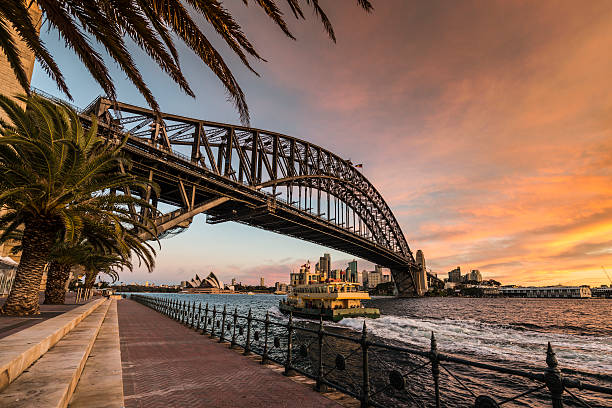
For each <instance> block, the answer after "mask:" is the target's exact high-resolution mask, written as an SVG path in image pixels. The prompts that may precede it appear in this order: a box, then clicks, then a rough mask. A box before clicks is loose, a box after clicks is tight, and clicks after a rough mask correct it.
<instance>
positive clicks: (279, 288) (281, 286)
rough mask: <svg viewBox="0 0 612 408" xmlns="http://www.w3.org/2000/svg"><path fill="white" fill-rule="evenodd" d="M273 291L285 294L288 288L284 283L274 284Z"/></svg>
mask: <svg viewBox="0 0 612 408" xmlns="http://www.w3.org/2000/svg"><path fill="white" fill-rule="evenodd" d="M274 289H275V291H276V292H281V293H287V291H288V290H289V286H288V285H287V284H286V283H282V282H276V283H275V284H274Z"/></svg>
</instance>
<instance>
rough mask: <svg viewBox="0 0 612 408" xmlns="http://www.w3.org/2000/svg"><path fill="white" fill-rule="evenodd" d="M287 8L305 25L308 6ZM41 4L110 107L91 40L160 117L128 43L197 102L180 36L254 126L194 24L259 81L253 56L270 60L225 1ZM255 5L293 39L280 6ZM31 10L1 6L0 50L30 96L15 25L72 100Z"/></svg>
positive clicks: (270, 1)
mask: <svg viewBox="0 0 612 408" xmlns="http://www.w3.org/2000/svg"><path fill="white" fill-rule="evenodd" d="M285 2H286V3H287V6H288V8H289V10H290V12H291V14H293V16H294V17H295V18H296V19H304V18H305V17H304V9H303V3H304V0H285ZM36 3H38V5H39V6H40V8H41V9H42V12H43V14H44V17H45V21H46V22H47V23H48V24H49V26H50V27H53V28H54V29H56V30H57V31H58V33H59V35H60V36H61V38H63V39H64V41H65V42H66V46H67V47H68V48H70V49H72V50H73V51H74V52H75V53H76V54H77V56H78V57H79V59H80V60H81V61H82V63H83V65H85V67H86V68H87V69H88V70H89V72H90V74H91V75H92V77H93V78H94V79H95V80H96V82H98V84H99V85H100V86H101V87H102V89H103V90H104V92H106V94H107V96H108V97H110V98H111V99H113V98H115V95H116V92H115V86H114V85H113V81H112V79H111V77H110V74H109V72H108V69H107V67H106V65H105V63H104V60H103V59H102V56H101V55H100V53H99V52H97V51H96V50H95V49H94V48H93V47H92V46H91V45H90V41H89V38H88V34H89V35H91V36H92V37H93V38H94V39H95V40H96V41H97V42H98V43H100V44H101V45H102V46H103V47H104V48H105V50H106V52H107V53H108V54H109V55H110V57H111V58H112V59H113V60H114V61H115V62H116V63H117V64H118V65H119V66H120V67H121V69H122V70H123V72H124V73H125V74H126V75H127V77H128V78H129V80H130V81H131V82H132V83H133V84H134V85H135V86H136V87H137V88H138V90H139V91H140V93H141V94H142V95H143V96H144V98H145V99H146V101H147V103H148V104H149V105H150V106H151V108H152V109H154V110H156V111H158V110H159V106H158V104H157V101H156V100H155V98H154V97H153V94H152V93H151V91H150V90H149V88H148V86H147V85H146V83H145V82H144V80H143V78H142V76H141V75H140V72H139V71H138V69H137V68H136V66H135V64H134V61H133V60H132V57H131V56H130V54H129V52H128V50H127V47H126V45H125V42H124V37H126V36H127V37H129V38H130V39H132V40H133V41H134V42H135V43H136V44H137V45H138V46H139V47H140V48H141V49H142V50H143V51H145V52H146V53H147V54H148V55H149V57H150V58H152V59H153V60H154V61H155V63H157V65H159V67H160V68H161V69H162V70H163V71H164V72H166V73H167V74H168V75H169V76H170V78H172V80H173V81H174V82H176V83H177V84H178V85H179V87H180V88H181V89H182V90H183V91H184V92H185V93H187V94H188V95H190V96H194V94H193V91H192V90H191V88H190V87H189V84H188V83H187V80H186V79H185V78H184V76H183V74H182V72H181V69H180V67H179V58H178V52H177V51H176V48H175V45H174V41H173V39H172V34H174V35H175V36H176V37H178V38H180V39H181V40H182V41H183V42H184V43H185V44H186V45H187V46H188V47H189V48H190V49H191V50H192V51H193V52H194V53H195V54H196V55H197V56H198V57H199V58H200V59H201V60H202V62H204V64H206V65H207V66H208V67H209V68H210V69H211V70H212V71H213V73H214V74H215V75H216V76H217V78H218V79H219V80H220V81H221V82H222V83H223V85H224V86H225V89H226V90H227V92H228V93H229V95H230V97H231V99H232V100H233V102H234V104H235V105H236V108H237V109H238V111H239V113H240V117H241V119H242V121H243V122H244V123H248V119H249V111H248V107H247V104H246V101H245V97H244V94H243V92H242V89H241V88H240V86H239V85H238V82H237V81H236V79H235V78H234V75H233V74H232V72H231V70H230V69H229V67H228V66H227V65H226V63H225V61H224V60H223V58H222V57H221V55H220V54H219V53H218V52H217V50H216V49H215V48H214V47H213V45H212V44H211V43H210V41H209V39H208V38H207V37H206V36H205V35H204V34H203V33H202V31H200V29H199V27H198V25H197V24H196V23H195V21H194V20H193V18H192V14H195V16H194V17H202V18H203V19H204V20H206V21H207V22H208V23H209V24H210V25H211V26H212V27H213V28H214V30H215V31H216V32H217V34H219V35H220V36H221V38H222V39H223V40H224V41H225V43H226V45H227V46H228V47H229V48H230V49H231V51H232V52H233V53H234V54H235V55H237V56H238V57H239V58H240V60H241V61H242V63H243V64H244V65H245V66H246V67H248V68H249V69H250V70H251V71H253V72H254V73H255V74H257V73H256V72H255V71H254V69H253V68H252V67H251V65H250V63H249V61H248V60H247V57H249V56H250V57H252V58H254V59H256V60H260V61H265V60H264V59H263V58H262V57H261V56H260V55H259V53H258V51H257V50H256V49H255V47H254V46H253V44H251V42H250V41H249V40H248V38H247V36H246V35H245V34H244V33H243V31H242V28H241V27H240V24H238V22H237V21H236V20H235V19H234V17H233V16H232V15H231V13H230V12H229V11H228V10H227V9H226V8H225V7H223V5H222V3H221V1H219V0H185V1H181V0H110V1H109V0H37V2H36ZM243 3H244V5H245V6H247V5H248V4H249V2H248V0H243ZM253 3H255V4H256V5H257V6H259V7H261V8H262V9H263V10H264V12H265V13H266V14H267V15H268V16H269V17H270V18H271V19H272V21H273V22H274V24H276V25H277V26H278V27H280V29H281V30H282V31H283V33H284V34H285V35H286V36H288V37H289V38H292V39H295V38H294V36H293V35H292V34H291V32H290V30H289V28H288V27H287V23H286V22H285V19H284V15H283V12H282V11H281V10H280V8H279V6H278V4H277V3H279V1H277V0H256V1H254V2H253ZM305 3H306V5H307V6H310V7H312V9H313V10H314V13H315V15H316V16H317V17H318V18H319V19H320V20H321V22H322V23H323V26H324V28H325V30H326V31H327V33H328V35H329V36H330V38H331V39H332V40H333V41H335V40H336V36H335V34H334V30H333V27H332V24H331V22H330V21H329V19H328V17H327V15H326V14H325V12H324V11H323V9H322V8H321V6H320V5H319V0H305ZM33 4H34V2H33V1H22V0H13V1H2V2H0V48H1V49H2V50H3V51H4V54H5V55H6V56H7V58H8V61H9V63H10V64H11V67H12V69H13V71H14V72H15V75H16V77H17V79H18V80H19V81H20V83H21V86H22V87H23V89H24V90H25V91H26V92H27V91H29V83H28V80H27V76H26V74H25V71H24V69H23V66H22V65H21V61H20V59H19V53H18V52H17V49H16V47H15V43H14V41H13V40H12V38H11V36H10V33H9V31H8V24H11V25H12V26H13V27H15V29H16V30H17V34H18V36H19V37H20V39H21V40H23V41H24V42H25V44H26V45H27V46H28V48H30V49H31V50H32V51H33V52H34V54H35V55H36V58H37V59H38V60H39V61H40V64H41V66H42V67H43V69H44V70H45V71H46V72H47V73H48V74H49V75H50V76H51V78H52V79H53V80H55V82H56V84H57V85H58V87H59V88H60V89H61V90H62V91H63V92H64V93H65V94H66V95H67V96H68V97H69V98H71V96H70V92H69V90H68V86H67V85H66V83H65V81H64V77H63V75H62V73H61V71H60V69H59V67H58V66H57V64H56V62H55V60H54V59H53V56H52V55H51V54H50V53H49V52H48V51H47V49H46V48H45V45H44V44H43V42H42V41H41V40H40V38H39V36H38V30H37V25H36V24H35V22H33V21H32V19H31V17H30V14H29V13H28V9H29V8H30V7H32V6H33ZM357 4H358V5H359V6H360V7H362V8H363V9H364V10H366V11H367V12H370V11H371V10H372V5H371V4H370V2H369V0H357ZM34 7H36V6H35V5H34ZM188 8H189V10H188ZM190 11H191V12H190Z"/></svg>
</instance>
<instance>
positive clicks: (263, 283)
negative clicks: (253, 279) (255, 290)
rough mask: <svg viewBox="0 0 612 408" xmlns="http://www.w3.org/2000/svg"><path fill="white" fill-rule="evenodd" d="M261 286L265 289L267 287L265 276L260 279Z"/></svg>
mask: <svg viewBox="0 0 612 408" xmlns="http://www.w3.org/2000/svg"><path fill="white" fill-rule="evenodd" d="M259 286H263V287H265V286H266V283H265V282H264V278H263V276H262V277H261V278H259Z"/></svg>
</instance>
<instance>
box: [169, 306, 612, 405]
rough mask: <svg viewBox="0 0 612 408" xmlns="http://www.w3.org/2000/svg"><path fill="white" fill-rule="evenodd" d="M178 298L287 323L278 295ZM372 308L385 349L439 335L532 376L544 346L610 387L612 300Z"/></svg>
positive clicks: (459, 351) (451, 348)
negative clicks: (377, 312) (267, 314)
mask: <svg viewBox="0 0 612 408" xmlns="http://www.w3.org/2000/svg"><path fill="white" fill-rule="evenodd" d="M158 296H159V295H158ZM165 296H168V295H165ZM172 296H173V297H178V298H181V299H189V300H190V301H194V300H196V301H201V302H203V303H207V302H208V303H209V304H210V307H212V305H217V307H222V306H223V305H224V304H227V305H228V308H229V307H230V306H231V309H232V310H233V307H234V306H237V307H238V310H239V312H242V313H244V314H246V312H247V311H248V308H249V307H250V308H252V309H253V313H254V315H260V316H262V315H263V314H264V313H265V312H266V311H269V312H270V313H271V315H272V316H273V317H275V318H277V319H283V318H284V316H282V315H281V314H280V313H279V312H278V308H277V304H278V301H279V299H281V298H282V297H280V296H275V295H251V296H249V295H178V294H177V295H172ZM367 303H368V306H373V307H378V308H379V309H380V311H381V314H382V316H381V317H380V318H379V319H368V320H367V326H368V331H369V333H370V334H371V335H372V336H374V338H375V339H376V340H379V341H381V342H386V343H390V344H397V345H407V346H411V347H418V348H423V349H426V348H428V347H429V343H430V336H431V333H432V332H434V333H435V335H436V338H437V341H438V350H439V351H440V352H442V353H446V354H454V355H459V356H464V357H469V358H471V359H474V360H478V361H483V362H490V363H497V364H502V365H507V366H511V367H514V368H523V369H531V370H532V371H536V370H540V369H542V368H543V367H545V358H546V344H547V343H548V342H551V344H552V345H553V347H554V349H555V352H556V354H557V359H558V361H559V366H560V367H561V368H563V371H564V372H565V373H566V374H568V375H573V376H577V377H579V378H581V379H583V380H585V381H588V382H592V383H597V384H600V385H605V386H608V387H610V386H612V300H611V299H495V298H421V299H394V298H375V299H372V300H370V301H368V302H367ZM362 325H363V319H344V320H342V321H341V322H340V323H337V324H335V326H337V327H339V328H345V329H349V330H361V328H362ZM461 376H462V378H464V377H467V378H469V379H471V380H472V381H474V380H475V379H476V380H478V379H481V380H482V381H483V382H486V381H487V380H491V379H494V378H495V376H491V375H490V373H461ZM476 382H478V381H476ZM509 384H510V383H508V387H510V385H509ZM497 385H498V386H499V384H497ZM502 386H503V383H502ZM454 391H455V392H457V395H463V394H464V393H462V392H460V390H458V389H455V390H454ZM508 392H509V393H511V392H510V391H508ZM465 396H466V397H469V395H465ZM588 397H590V398H591V399H590V402H591V404H594V406H612V402H611V401H608V400H607V399H605V398H604V399H601V398H597V397H593V396H592V395H588ZM593 398H594V399H593ZM526 401H527V402H523V403H517V404H516V405H515V406H544V405H540V402H538V401H537V400H536V399H526ZM454 402H455V403H457V401H456V400H455V401H454ZM449 403H450V402H449ZM459 405H462V404H459ZM509 405H510V406H512V405H511V404H509Z"/></svg>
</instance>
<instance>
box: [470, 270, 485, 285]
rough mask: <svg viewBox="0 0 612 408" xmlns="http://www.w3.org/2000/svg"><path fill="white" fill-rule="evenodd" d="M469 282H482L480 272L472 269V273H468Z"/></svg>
mask: <svg viewBox="0 0 612 408" xmlns="http://www.w3.org/2000/svg"><path fill="white" fill-rule="evenodd" d="M469 280H471V281H476V282H482V275H481V274H480V271H479V270H478V269H472V271H471V272H470V279H469Z"/></svg>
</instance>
